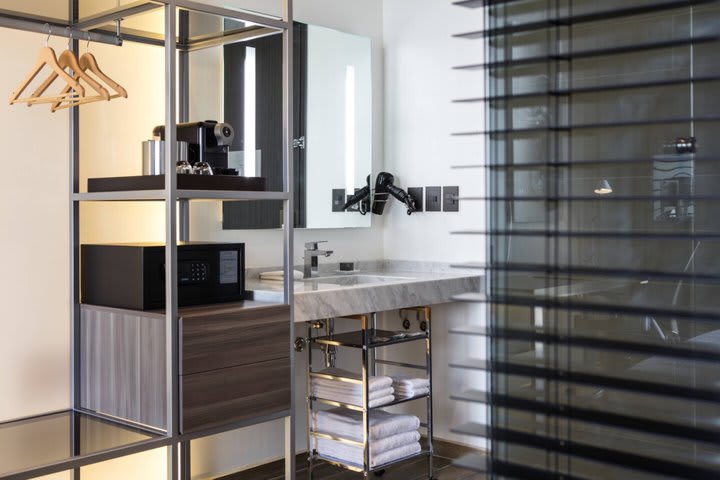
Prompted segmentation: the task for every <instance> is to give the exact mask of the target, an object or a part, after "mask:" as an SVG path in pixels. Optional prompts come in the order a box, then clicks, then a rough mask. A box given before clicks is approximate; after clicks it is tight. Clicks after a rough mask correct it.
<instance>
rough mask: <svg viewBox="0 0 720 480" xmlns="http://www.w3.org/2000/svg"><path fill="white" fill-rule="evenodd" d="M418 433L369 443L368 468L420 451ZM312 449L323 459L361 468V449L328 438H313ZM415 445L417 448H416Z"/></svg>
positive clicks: (404, 434)
mask: <svg viewBox="0 0 720 480" xmlns="http://www.w3.org/2000/svg"><path fill="white" fill-rule="evenodd" d="M418 440H420V433H418V432H417V431H413V432H405V433H400V434H397V435H391V436H389V437H386V438H382V439H379V440H375V441H373V442H370V466H371V467H375V466H378V465H383V464H385V463H388V462H392V461H393V460H398V459H400V458H404V457H407V456H410V455H412V454H413V453H417V452H419V451H420V449H419V448H417V447H419V446H420V444H419V443H418ZM312 445H313V448H314V449H315V450H316V451H317V452H318V453H319V454H320V455H322V456H324V457H331V458H333V459H336V460H342V461H344V462H346V463H352V464H354V465H358V466H362V463H363V448H362V447H360V446H357V445H349V444H347V443H342V442H339V441H337V440H331V439H328V438H316V437H315V438H313V439H312ZM416 445H417V446H416Z"/></svg>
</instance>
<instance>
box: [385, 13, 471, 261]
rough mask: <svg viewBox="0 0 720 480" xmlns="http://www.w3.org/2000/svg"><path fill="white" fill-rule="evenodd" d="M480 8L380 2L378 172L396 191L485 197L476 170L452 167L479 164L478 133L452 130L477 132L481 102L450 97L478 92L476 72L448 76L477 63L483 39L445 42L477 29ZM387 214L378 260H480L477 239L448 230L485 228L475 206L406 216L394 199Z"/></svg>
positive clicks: (459, 72) (465, 203)
mask: <svg viewBox="0 0 720 480" xmlns="http://www.w3.org/2000/svg"><path fill="white" fill-rule="evenodd" d="M481 11H482V9H477V10H472V9H467V8H459V7H454V6H452V5H451V4H450V2H445V1H443V2H438V1H437V0H385V1H384V9H383V25H384V31H383V39H384V42H385V68H384V71H385V143H384V145H385V155H384V158H385V164H384V165H385V169H386V171H388V172H390V173H393V174H394V175H395V177H396V184H399V185H400V186H401V187H402V188H407V187H418V186H435V185H440V186H442V185H458V186H459V187H460V195H461V196H475V195H482V194H483V193H484V186H485V177H484V172H483V171H482V170H451V169H450V168H449V166H450V165H456V164H468V163H479V162H480V161H482V159H483V157H484V150H483V140H482V136H477V137H452V136H451V133H452V132H458V131H472V130H482V129H483V122H484V114H483V110H482V105H481V104H471V105H470V106H467V105H459V104H453V103H452V100H453V99H456V98H464V97H477V96H481V95H482V93H483V74H482V73H481V72H462V71H453V70H452V67H453V66H454V65H462V64H466V63H475V62H480V61H482V55H483V51H482V42H480V41H477V40H476V41H471V40H461V39H454V38H451V36H452V34H454V33H460V32H466V31H472V30H478V29H480V28H482V25H483V24H482V17H481ZM389 206H390V207H391V208H389V209H386V213H385V215H384V217H385V227H386V228H385V229H384V232H383V235H384V242H383V249H384V253H385V258H390V259H395V260H423V261H442V262H456V261H469V260H472V261H482V260H483V259H484V258H485V246H484V241H483V240H482V239H481V238H478V237H463V236H453V235H450V234H449V233H448V232H450V231H452V230H458V229H463V228H471V227H474V228H476V227H477V226H478V225H484V217H485V212H484V208H485V207H484V205H483V204H482V203H481V202H471V201H466V202H461V204H460V212H459V213H438V212H423V213H418V214H413V215H411V216H408V215H407V214H406V212H405V209H404V208H403V206H402V205H400V204H399V203H398V202H395V201H393V202H391V203H390V205H389Z"/></svg>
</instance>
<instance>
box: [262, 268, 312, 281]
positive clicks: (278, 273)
mask: <svg viewBox="0 0 720 480" xmlns="http://www.w3.org/2000/svg"><path fill="white" fill-rule="evenodd" d="M284 279H285V272H284V271H282V270H273V271H271V272H262V273H260V280H263V281H265V280H270V281H273V282H282V281H283V280H284ZM302 279H303V273H302V272H300V271H298V270H293V280H302Z"/></svg>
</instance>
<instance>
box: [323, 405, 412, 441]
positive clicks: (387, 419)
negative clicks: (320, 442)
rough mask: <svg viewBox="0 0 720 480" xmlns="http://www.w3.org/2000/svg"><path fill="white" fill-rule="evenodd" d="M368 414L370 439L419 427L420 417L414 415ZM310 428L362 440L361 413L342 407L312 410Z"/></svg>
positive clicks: (349, 438)
mask: <svg viewBox="0 0 720 480" xmlns="http://www.w3.org/2000/svg"><path fill="white" fill-rule="evenodd" d="M369 415H370V421H369V423H370V440H377V439H380V438H384V437H389V436H391V435H397V434H398V433H405V432H411V431H413V430H417V429H418V428H419V427H420V419H419V418H418V417H416V416H415V415H407V414H393V413H388V412H383V411H382V410H374V411H372V412H370V414H369ZM312 429H313V431H315V432H320V433H327V434H328V435H333V436H335V437H340V438H345V439H348V440H357V441H362V437H363V414H362V412H356V411H352V410H346V409H343V408H333V409H331V410H323V411H318V412H313V414H312Z"/></svg>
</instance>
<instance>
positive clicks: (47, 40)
mask: <svg viewBox="0 0 720 480" xmlns="http://www.w3.org/2000/svg"><path fill="white" fill-rule="evenodd" d="M45 25H47V27H48V36H47V38H46V39H45V46H46V47H47V46H48V42H49V41H50V35H52V27H50V24H49V23H46V24H45Z"/></svg>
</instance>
